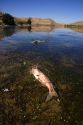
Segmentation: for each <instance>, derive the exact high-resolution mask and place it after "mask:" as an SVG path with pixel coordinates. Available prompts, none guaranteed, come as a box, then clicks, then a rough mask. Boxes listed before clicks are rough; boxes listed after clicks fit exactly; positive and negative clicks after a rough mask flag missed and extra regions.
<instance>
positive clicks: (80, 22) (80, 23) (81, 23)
mask: <svg viewBox="0 0 83 125" xmlns="http://www.w3.org/2000/svg"><path fill="white" fill-rule="evenodd" d="M72 25H83V21H79V22H75V23H72Z"/></svg>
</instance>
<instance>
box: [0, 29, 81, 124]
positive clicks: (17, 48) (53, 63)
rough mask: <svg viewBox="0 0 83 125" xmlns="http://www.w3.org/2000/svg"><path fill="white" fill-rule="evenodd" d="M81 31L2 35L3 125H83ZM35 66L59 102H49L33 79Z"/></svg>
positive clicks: (0, 104)
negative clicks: (56, 91) (52, 86)
mask: <svg viewBox="0 0 83 125" xmlns="http://www.w3.org/2000/svg"><path fill="white" fill-rule="evenodd" d="M78 31H81V30H80V29H78V30H77V29H61V28H59V29H58V28H56V29H53V28H52V27H51V28H50V27H33V28H32V30H31V29H30V30H29V31H28V29H27V28H19V29H18V28H5V29H0V108H1V111H0V125H83V33H82V32H78ZM33 40H46V41H47V42H46V43H40V44H34V43H32V41H33ZM34 65H37V66H38V68H39V69H40V70H41V71H42V72H43V73H44V74H46V75H47V76H48V78H49V79H50V80H51V81H52V83H53V85H54V87H55V90H56V89H57V90H58V93H59V96H60V102H57V100H56V99H55V98H52V99H51V100H50V101H48V102H45V99H46V97H47V95H48V90H47V88H45V87H43V86H41V84H40V83H39V82H38V81H36V80H35V78H34V77H33V76H32V75H31V74H30V69H31V67H32V66H34Z"/></svg>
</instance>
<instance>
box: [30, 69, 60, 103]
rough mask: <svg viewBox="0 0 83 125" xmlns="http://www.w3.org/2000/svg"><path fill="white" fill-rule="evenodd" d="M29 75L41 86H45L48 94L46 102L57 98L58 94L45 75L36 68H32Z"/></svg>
mask: <svg viewBox="0 0 83 125" xmlns="http://www.w3.org/2000/svg"><path fill="white" fill-rule="evenodd" d="M31 74H33V75H34V77H35V79H37V80H38V81H39V82H40V83H41V84H42V85H43V86H46V87H47V88H48V90H49V94H48V96H47V98H46V101H49V100H50V99H51V98H52V97H53V96H55V97H57V98H58V94H57V92H56V91H55V90H54V87H53V84H52V82H51V81H50V80H49V78H48V77H47V76H46V75H45V74H43V73H42V72H41V71H40V70H39V69H38V68H37V67H33V68H32V69H31Z"/></svg>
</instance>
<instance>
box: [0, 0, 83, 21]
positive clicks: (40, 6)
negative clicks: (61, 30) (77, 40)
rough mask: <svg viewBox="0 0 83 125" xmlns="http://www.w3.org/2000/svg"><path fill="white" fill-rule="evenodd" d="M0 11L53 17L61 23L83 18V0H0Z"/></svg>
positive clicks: (25, 15) (18, 15)
mask: <svg viewBox="0 0 83 125" xmlns="http://www.w3.org/2000/svg"><path fill="white" fill-rule="evenodd" d="M0 11H3V12H7V13H10V14H11V15H13V16H16V17H38V18H51V19H53V20H55V21H56V22H59V23H72V22H76V21H82V20H83V0H0Z"/></svg>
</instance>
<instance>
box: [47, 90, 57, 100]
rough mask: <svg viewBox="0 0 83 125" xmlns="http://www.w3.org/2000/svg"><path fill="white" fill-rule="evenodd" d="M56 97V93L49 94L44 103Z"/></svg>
mask: <svg viewBox="0 0 83 125" xmlns="http://www.w3.org/2000/svg"><path fill="white" fill-rule="evenodd" d="M54 96H55V97H56V98H57V97H58V95H57V93H56V92H49V94H48V96H47V98H46V102H47V101H49V100H51V99H52V98H53V97H54Z"/></svg>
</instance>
